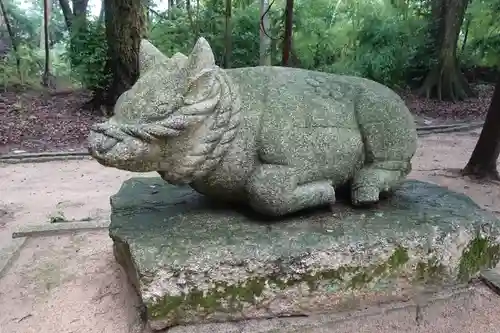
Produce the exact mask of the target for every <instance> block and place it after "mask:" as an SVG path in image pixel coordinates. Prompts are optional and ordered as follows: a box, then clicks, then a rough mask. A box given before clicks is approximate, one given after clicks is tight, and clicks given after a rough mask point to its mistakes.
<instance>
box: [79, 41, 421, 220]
mask: <svg viewBox="0 0 500 333" xmlns="http://www.w3.org/2000/svg"><path fill="white" fill-rule="evenodd" d="M140 73H141V75H140V78H139V79H138V81H137V82H136V83H135V84H134V86H133V87H132V88H131V89H130V90H128V91H126V92H125V93H124V94H123V95H121V96H120V98H119V99H118V101H117V103H116V106H115V110H114V113H115V114H114V116H113V117H111V118H110V119H109V120H108V121H106V122H104V123H101V124H96V125H95V126H93V127H92V129H91V133H90V136H89V151H90V153H91V154H92V156H93V157H94V158H95V159H96V160H97V161H98V162H99V163H101V164H102V165H104V166H109V167H115V168H118V169H122V170H128V171H136V172H150V171H157V172H158V173H159V174H160V175H161V177H162V178H163V179H164V180H165V181H167V182H168V183H171V184H189V185H190V186H191V187H192V188H193V189H195V190H196V191H198V192H200V193H202V194H205V195H207V196H210V197H214V198H219V199H221V200H227V201H234V202H243V203H248V204H249V205H250V206H251V207H252V208H253V209H254V210H256V211H258V212H260V213H263V214H266V215H271V216H281V215H285V214H288V213H293V212H296V211H299V210H302V209H305V208H309V207H315V206H323V205H329V204H332V203H334V202H335V190H336V189H338V188H340V187H343V188H345V187H346V186H347V187H348V188H349V189H350V196H351V201H352V203H353V204H354V205H361V204H368V203H375V202H377V201H379V195H380V194H383V193H386V192H390V191H391V190H392V189H394V188H395V187H396V186H397V185H398V184H399V183H400V182H401V181H402V180H404V178H405V177H406V176H407V175H408V173H409V172H410V170H411V158H412V157H413V155H414V153H415V150H416V143H417V134H416V128H415V124H414V120H413V117H412V115H411V114H410V112H409V110H408V108H407V107H406V106H405V103H404V102H403V100H402V99H401V98H400V97H399V96H398V95H397V94H396V93H395V92H393V91H392V90H391V89H389V88H387V87H385V86H383V85H381V84H379V83H376V82H373V81H370V80H367V79H363V78H358V77H351V76H339V75H333V74H328V73H322V72H316V71H310V70H304V69H297V68H284V67H269V66H260V67H248V68H237V69H227V70H226V69H222V68H220V67H218V66H217V65H216V64H215V60H214V55H213V52H212V50H211V48H210V45H209V44H208V42H207V41H206V40H205V39H204V38H200V39H199V40H198V41H197V43H196V45H195V46H194V48H193V50H192V52H191V54H190V55H189V57H186V56H185V55H183V54H180V53H178V54H176V55H174V56H173V57H172V58H168V57H166V56H164V55H163V54H162V53H161V52H160V51H158V50H157V49H156V48H155V47H154V46H153V45H152V44H151V43H149V42H147V41H143V42H142V43H141V50H140Z"/></svg>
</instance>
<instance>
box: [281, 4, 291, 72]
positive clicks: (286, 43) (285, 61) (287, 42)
mask: <svg viewBox="0 0 500 333" xmlns="http://www.w3.org/2000/svg"><path fill="white" fill-rule="evenodd" d="M292 30H293V0H286V7H285V38H284V40H283V56H282V60H281V64H282V65H283V66H288V65H289V59H290V51H291V50H292V33H293V32H292Z"/></svg>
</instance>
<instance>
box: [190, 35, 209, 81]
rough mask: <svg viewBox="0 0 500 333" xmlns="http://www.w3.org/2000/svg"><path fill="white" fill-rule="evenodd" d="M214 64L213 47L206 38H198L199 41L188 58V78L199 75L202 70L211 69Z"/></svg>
mask: <svg viewBox="0 0 500 333" xmlns="http://www.w3.org/2000/svg"><path fill="white" fill-rule="evenodd" d="M214 66H215V58H214V54H213V52H212V48H211V47H210V45H209V44H208V42H207V40H206V39H205V38H203V37H200V38H198V41H197V42H196V44H195V45H194V47H193V50H192V51H191V54H190V55H189V57H188V59H187V63H186V71H187V76H188V78H194V77H196V76H198V75H199V74H200V73H201V71H203V70H206V69H211V68H213V67H214Z"/></svg>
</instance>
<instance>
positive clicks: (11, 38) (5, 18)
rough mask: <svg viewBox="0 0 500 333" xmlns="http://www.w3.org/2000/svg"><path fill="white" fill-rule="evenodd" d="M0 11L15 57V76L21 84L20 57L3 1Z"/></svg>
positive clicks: (0, 4)
mask: <svg viewBox="0 0 500 333" xmlns="http://www.w3.org/2000/svg"><path fill="white" fill-rule="evenodd" d="M0 9H1V10H2V16H3V21H4V22H5V26H6V27H7V32H8V33H9V37H10V42H11V44H12V49H13V50H14V56H15V57H16V69H17V75H19V80H20V81H21V82H23V76H22V74H21V57H20V56H19V52H18V49H17V41H16V37H15V36H14V31H13V30H12V26H11V25H10V21H9V17H8V16H7V8H5V4H4V3H3V0H0Z"/></svg>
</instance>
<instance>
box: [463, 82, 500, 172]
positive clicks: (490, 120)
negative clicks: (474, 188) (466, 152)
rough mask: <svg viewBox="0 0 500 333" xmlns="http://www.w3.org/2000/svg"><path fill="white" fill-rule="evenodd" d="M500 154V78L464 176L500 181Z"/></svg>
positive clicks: (464, 170)
mask: <svg viewBox="0 0 500 333" xmlns="http://www.w3.org/2000/svg"><path fill="white" fill-rule="evenodd" d="M499 154H500V77H499V78H498V82H497V84H496V86H495V91H494V92H493V97H492V98H491V104H490V107H489V109H488V113H487V115H486V120H485V122H484V125H483V129H482V130H481V135H480V136H479V140H477V143H476V147H475V148H474V151H473V152H472V155H471V157H470V160H469V162H468V163H467V165H466V166H465V168H464V169H463V170H462V173H463V174H464V175H472V176H475V177H477V178H488V179H495V180H499V179H500V177H499V174H498V171H497V160H498V155H499Z"/></svg>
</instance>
